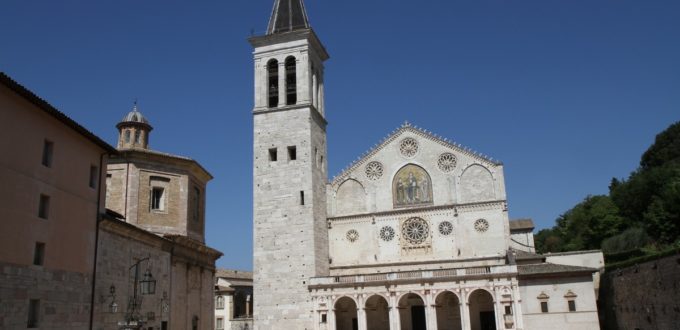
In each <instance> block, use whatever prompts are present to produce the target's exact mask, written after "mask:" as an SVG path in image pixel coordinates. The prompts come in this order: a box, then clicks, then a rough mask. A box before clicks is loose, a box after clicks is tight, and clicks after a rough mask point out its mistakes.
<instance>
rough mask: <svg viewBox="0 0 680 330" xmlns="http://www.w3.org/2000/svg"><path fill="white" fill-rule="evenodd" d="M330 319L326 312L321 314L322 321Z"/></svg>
mask: <svg viewBox="0 0 680 330" xmlns="http://www.w3.org/2000/svg"><path fill="white" fill-rule="evenodd" d="M327 321H328V318H327V315H326V313H323V314H321V323H326V322H327Z"/></svg>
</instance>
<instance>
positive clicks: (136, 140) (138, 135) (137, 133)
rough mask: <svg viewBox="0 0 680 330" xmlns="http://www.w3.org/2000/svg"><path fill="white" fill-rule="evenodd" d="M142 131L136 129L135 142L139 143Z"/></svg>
mask: <svg viewBox="0 0 680 330" xmlns="http://www.w3.org/2000/svg"><path fill="white" fill-rule="evenodd" d="M141 134H142V132H141V131H135V144H139V140H140V139H139V137H140V136H141Z"/></svg>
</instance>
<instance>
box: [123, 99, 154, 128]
mask: <svg viewBox="0 0 680 330" xmlns="http://www.w3.org/2000/svg"><path fill="white" fill-rule="evenodd" d="M121 123H140V124H145V125H149V121H148V120H147V119H146V117H144V115H142V113H141V112H139V111H138V110H137V104H135V106H134V107H133V108H132V111H130V112H129V113H128V114H127V115H125V117H123V120H121Z"/></svg>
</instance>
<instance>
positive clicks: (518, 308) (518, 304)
mask: <svg viewBox="0 0 680 330" xmlns="http://www.w3.org/2000/svg"><path fill="white" fill-rule="evenodd" d="M512 293H513V294H512V296H513V298H514V299H513V302H514V304H513V306H512V314H513V316H514V317H515V328H517V329H524V320H523V319H522V300H521V297H520V296H519V289H518V288H517V285H513V286H512Z"/></svg>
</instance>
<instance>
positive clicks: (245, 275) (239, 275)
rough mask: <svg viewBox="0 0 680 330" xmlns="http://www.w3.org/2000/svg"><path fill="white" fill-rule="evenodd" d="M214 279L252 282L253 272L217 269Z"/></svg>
mask: <svg viewBox="0 0 680 330" xmlns="http://www.w3.org/2000/svg"><path fill="white" fill-rule="evenodd" d="M215 277H221V278H227V279H229V278H232V279H241V280H251V281H252V280H253V272H246V271H242V270H232V269H221V268H220V269H217V272H215Z"/></svg>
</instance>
